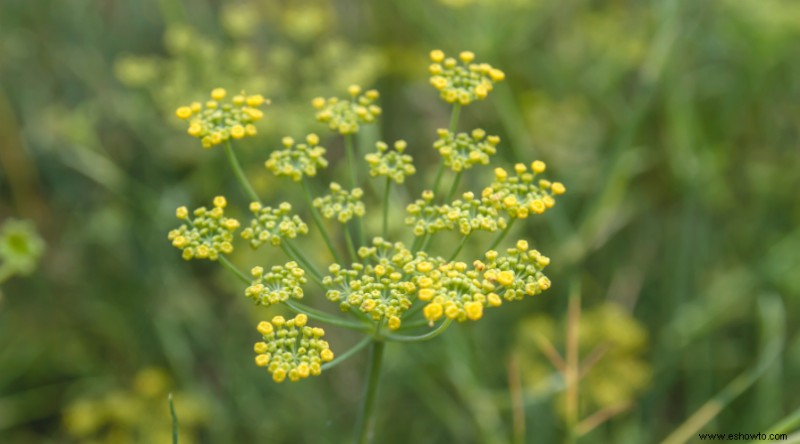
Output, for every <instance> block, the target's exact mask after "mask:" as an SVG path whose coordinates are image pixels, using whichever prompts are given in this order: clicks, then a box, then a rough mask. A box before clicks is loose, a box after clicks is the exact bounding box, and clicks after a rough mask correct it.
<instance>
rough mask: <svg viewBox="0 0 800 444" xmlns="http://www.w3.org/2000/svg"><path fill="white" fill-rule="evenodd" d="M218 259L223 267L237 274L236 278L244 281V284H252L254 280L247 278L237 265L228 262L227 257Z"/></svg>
mask: <svg viewBox="0 0 800 444" xmlns="http://www.w3.org/2000/svg"><path fill="white" fill-rule="evenodd" d="M217 259H218V260H219V263H220V264H222V266H223V267H225V268H227V269H228V270H230V271H231V272H232V273H233V274H235V275H236V277H238V278H239V280H240V281H242V282H244V283H246V284H250V283H251V281H252V279H250V277H249V276H247V275H246V274H245V273H244V272H243V271H242V270H240V269H239V268H238V267H237V266H236V265H233V264H232V263H231V261H229V260H228V258H226V257H225V256H218V257H217Z"/></svg>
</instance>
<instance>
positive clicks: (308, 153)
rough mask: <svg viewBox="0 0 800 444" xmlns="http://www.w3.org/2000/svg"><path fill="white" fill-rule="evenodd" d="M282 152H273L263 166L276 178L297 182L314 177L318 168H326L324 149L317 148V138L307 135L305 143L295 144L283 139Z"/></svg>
mask: <svg viewBox="0 0 800 444" xmlns="http://www.w3.org/2000/svg"><path fill="white" fill-rule="evenodd" d="M282 143H283V147H284V149H282V150H276V151H273V152H272V154H270V156H269V159H268V160H267V161H266V162H265V163H264V166H265V167H266V168H267V169H268V170H270V171H272V173H273V174H275V175H276V176H289V177H290V178H291V179H292V180H293V181H295V182H299V181H300V180H302V179H303V177H304V176H308V177H314V176H316V175H317V170H318V169H319V168H326V167H327V166H328V161H327V160H326V159H325V157H324V156H325V148H323V147H321V146H319V145H318V144H319V136H317V135H316V134H309V135H308V136H306V143H298V144H295V142H294V139H292V138H291V137H284V138H283V141H282Z"/></svg>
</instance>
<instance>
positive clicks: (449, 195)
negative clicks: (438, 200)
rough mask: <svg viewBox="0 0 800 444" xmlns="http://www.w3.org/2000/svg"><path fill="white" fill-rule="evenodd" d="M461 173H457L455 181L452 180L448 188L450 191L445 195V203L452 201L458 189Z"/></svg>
mask: <svg viewBox="0 0 800 444" xmlns="http://www.w3.org/2000/svg"><path fill="white" fill-rule="evenodd" d="M462 173H463V171H459V172H457V173H456V177H455V179H453V184H452V185H451V186H450V191H449V192H448V193H447V199H446V202H450V201H452V200H453V196H455V194H456V190H457V189H458V184H459V182H461V175H462Z"/></svg>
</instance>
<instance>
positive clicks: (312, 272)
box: [281, 239, 322, 286]
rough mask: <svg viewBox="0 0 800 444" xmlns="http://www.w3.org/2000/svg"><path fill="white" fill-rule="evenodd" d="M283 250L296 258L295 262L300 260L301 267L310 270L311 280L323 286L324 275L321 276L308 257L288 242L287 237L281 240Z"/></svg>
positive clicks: (290, 256) (291, 257)
mask: <svg viewBox="0 0 800 444" xmlns="http://www.w3.org/2000/svg"><path fill="white" fill-rule="evenodd" d="M281 250H283V252H284V253H286V256H288V257H289V258H290V259H292V260H294V261H295V262H299V263H300V267H302V268H303V270H306V271H308V275H309V276H311V280H313V281H314V282H316V283H317V284H319V285H320V286H322V277H321V276H320V274H319V271H317V269H316V268H314V266H313V265H311V263H310V262H308V259H306V258H305V256H303V255H302V254H301V253H300V252H299V251H297V250H296V249H294V247H292V245H291V244H289V243H288V242H287V239H283V240H282V241H281Z"/></svg>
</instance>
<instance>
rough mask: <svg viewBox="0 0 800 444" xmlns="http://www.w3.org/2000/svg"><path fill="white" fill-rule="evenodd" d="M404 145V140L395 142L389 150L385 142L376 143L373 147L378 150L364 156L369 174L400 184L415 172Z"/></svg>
mask: <svg viewBox="0 0 800 444" xmlns="http://www.w3.org/2000/svg"><path fill="white" fill-rule="evenodd" d="M406 146H407V144H406V142H405V140H398V141H397V142H395V143H394V149H393V150H389V145H388V144H386V142H378V143H376V144H375V148H377V150H378V151H377V152H374V153H369V154H367V155H366V156H364V159H366V161H367V163H368V164H369V174H370V176H372V177H377V176H383V177H388V178H390V179H392V180H393V181H395V182H396V183H399V184H402V183H403V182H405V180H406V177H407V176H410V175H412V174H414V173H416V172H417V169H416V168H414V164H413V159H412V157H411V156H410V155H408V154H405V150H406Z"/></svg>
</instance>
